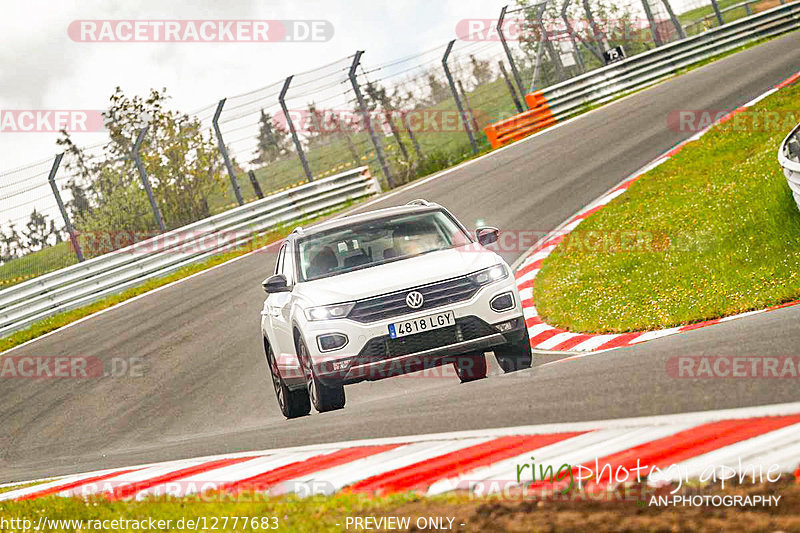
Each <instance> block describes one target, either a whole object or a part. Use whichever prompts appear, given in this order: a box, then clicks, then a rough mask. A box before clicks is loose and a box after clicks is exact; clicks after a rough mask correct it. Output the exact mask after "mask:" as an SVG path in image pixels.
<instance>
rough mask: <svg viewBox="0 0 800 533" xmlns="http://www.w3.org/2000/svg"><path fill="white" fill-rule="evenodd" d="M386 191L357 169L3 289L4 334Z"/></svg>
mask: <svg viewBox="0 0 800 533" xmlns="http://www.w3.org/2000/svg"><path fill="white" fill-rule="evenodd" d="M380 190H381V188H380V184H379V183H378V180H377V179H375V178H374V177H373V176H371V175H370V173H369V168H368V167H359V168H355V169H352V170H348V171H346V172H342V173H341V174H337V175H335V176H330V177H328V178H324V179H321V180H317V181H313V182H311V183H309V184H306V185H302V186H300V187H295V188H293V189H289V190H286V191H283V192H280V193H277V194H273V195H271V196H268V197H266V198H264V199H262V200H257V201H255V202H251V203H248V204H245V205H243V206H241V207H237V208H234V209H231V210H229V211H226V212H224V213H220V214H219V215H215V216H212V217H209V218H206V219H203V220H200V221H198V222H195V223H193V224H189V225H187V226H183V227H181V228H178V229H176V230H173V231H169V232H166V233H163V234H161V235H159V236H157V237H154V238H152V239H147V240H145V241H141V242H138V243H135V244H133V245H131V246H127V247H125V248H121V249H119V250H115V251H113V252H110V253H107V254H104V255H101V256H99V257H95V258H93V259H89V260H87V261H84V262H82V263H78V264H76V265H72V266H70V267H67V268H63V269H61V270H57V271H55V272H51V273H49V274H45V275H43V276H39V277H38V278H35V279H32V280H30V281H26V282H23V283H20V284H18V285H14V286H13V287H9V288H8V289H5V290H2V291H0V309H1V310H2V311H0V337H1V336H4V335H7V334H9V333H11V332H13V331H16V330H19V329H22V328H25V327H27V326H29V325H30V324H32V323H34V322H36V321H38V320H41V319H43V318H46V317H48V316H51V315H54V314H56V313H60V312H63V311H67V310H69V309H74V308H76V307H80V306H83V305H86V304H88V303H91V302H93V301H96V300H98V299H100V298H103V297H105V296H108V295H110V294H113V293H117V292H120V291H123V290H125V289H128V288H130V287H134V286H136V285H139V284H141V283H142V282H144V281H146V280H148V279H151V278H156V277H161V276H164V275H166V274H169V273H171V272H174V271H175V270H177V269H179V268H181V267H183V266H185V265H188V264H191V263H195V262H198V261H202V260H204V259H206V258H208V257H210V256H211V255H213V254H215V253H219V252H224V251H226V250H229V249H231V248H233V247H236V246H240V245H242V244H246V243H248V242H250V241H251V240H252V239H253V238H254V237H255V236H256V235H258V234H259V233H263V232H264V231H266V230H269V229H272V228H275V227H277V226H279V225H280V224H285V223H288V222H292V221H296V220H299V219H302V218H307V217H311V216H315V215H318V214H322V213H324V212H326V211H329V210H331V209H334V208H336V207H338V206H341V205H342V204H345V203H347V202H350V201H353V200H357V199H360V198H364V197H367V196H372V195H374V194H377V193H378V192H380Z"/></svg>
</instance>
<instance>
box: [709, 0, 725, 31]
mask: <svg viewBox="0 0 800 533" xmlns="http://www.w3.org/2000/svg"><path fill="white" fill-rule="evenodd" d="M711 7H713V8H714V15H715V16H716V17H717V22H719V25H720V26H722V25H723V24H725V21H724V20H723V19H722V11H720V10H719V4H717V0H711Z"/></svg>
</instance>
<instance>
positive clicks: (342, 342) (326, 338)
mask: <svg viewBox="0 0 800 533" xmlns="http://www.w3.org/2000/svg"><path fill="white" fill-rule="evenodd" d="M346 345H347V336H346V335H342V334H341V333H328V334H326V335H320V336H318V337H317V346H318V347H319V351H320V352H332V351H333V350H340V349H342V348H344V347H345V346H346Z"/></svg>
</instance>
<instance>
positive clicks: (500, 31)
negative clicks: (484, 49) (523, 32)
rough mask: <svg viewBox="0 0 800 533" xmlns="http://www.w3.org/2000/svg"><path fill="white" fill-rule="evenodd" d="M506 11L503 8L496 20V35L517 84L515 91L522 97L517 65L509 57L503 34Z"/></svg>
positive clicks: (510, 56)
mask: <svg viewBox="0 0 800 533" xmlns="http://www.w3.org/2000/svg"><path fill="white" fill-rule="evenodd" d="M507 10H508V6H503V9H501V10H500V18H499V19H497V33H498V34H499V35H500V42H501V43H502V45H503V50H505V52H506V57H507V58H508V64H509V65H511V73H512V74H513V75H514V81H515V82H516V84H517V90H518V91H519V94H520V95H521V96H523V97H524V95H525V88H524V87H523V86H522V78H521V77H520V76H519V71H518V70H517V64H516V63H514V56H513V55H511V49H510V48H509V47H508V43H507V42H506V36H505V34H503V20H504V19H505V18H506V11H507Z"/></svg>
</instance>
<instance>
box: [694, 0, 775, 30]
mask: <svg viewBox="0 0 800 533" xmlns="http://www.w3.org/2000/svg"><path fill="white" fill-rule="evenodd" d="M761 2H763V0H747V1H745V2H739V3H738V4H734V5H732V6H728V7H726V8H724V9H720V10H719V14H720V16H721V17H722V20H725V15H726V14H727V13H730V12H732V11H736V10H737V9H744V10H745V12H746V13H747V16H748V17H749V16H750V15H752V14H753V10H752V9H751V8H750V6H751V5H758V4H760V3H761ZM780 3H781V4H785V3H786V0H780ZM715 22H718V21H717V15H716V13H713V12H712V13H709V14H708V15H706V16H705V17H702V18H699V19H697V20H693V21H692V22H689V23H688V24H685V25H684V26H683V29H684V31H685V32H686V33H692V32H693V30H694V28H695V27H696V26H699V25H703V26H707V25H708V24H714V23H715Z"/></svg>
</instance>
